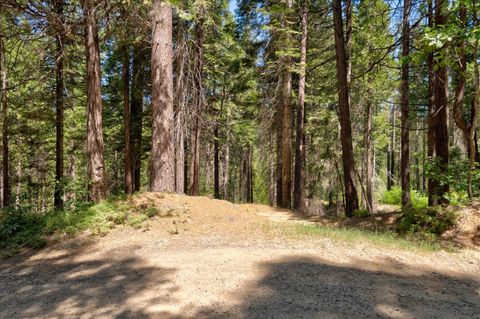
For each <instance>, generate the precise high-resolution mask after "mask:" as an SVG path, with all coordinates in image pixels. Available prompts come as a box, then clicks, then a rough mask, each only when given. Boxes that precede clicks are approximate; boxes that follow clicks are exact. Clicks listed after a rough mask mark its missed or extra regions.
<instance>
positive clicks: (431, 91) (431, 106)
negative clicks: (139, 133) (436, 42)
mask: <svg viewBox="0 0 480 319" xmlns="http://www.w3.org/2000/svg"><path fill="white" fill-rule="evenodd" d="M433 15H434V14H433V0H428V27H429V28H433V26H434V16H433ZM427 64H428V132H427V156H428V158H429V159H430V160H432V159H434V158H435V154H436V152H435V72H434V65H433V53H428V56H427ZM434 184H435V183H434V180H433V178H432V177H431V176H429V177H428V179H427V193H428V205H429V206H433V205H434V204H435V201H434V197H435V196H434V190H433V188H434Z"/></svg>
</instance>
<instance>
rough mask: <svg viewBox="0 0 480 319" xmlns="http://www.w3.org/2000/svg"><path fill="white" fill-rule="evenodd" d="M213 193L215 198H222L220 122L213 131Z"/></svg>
mask: <svg viewBox="0 0 480 319" xmlns="http://www.w3.org/2000/svg"><path fill="white" fill-rule="evenodd" d="M213 135H214V136H213V138H214V141H213V153H214V155H213V189H214V191H213V193H214V196H215V198H217V199H218V198H220V157H219V153H220V145H219V138H220V136H219V134H218V121H216V123H215V128H214V129H213Z"/></svg>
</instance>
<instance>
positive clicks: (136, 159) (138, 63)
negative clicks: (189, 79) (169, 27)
mask: <svg viewBox="0 0 480 319" xmlns="http://www.w3.org/2000/svg"><path fill="white" fill-rule="evenodd" d="M144 60H146V59H145V50H144V49H143V46H142V44H140V43H135V44H134V47H133V65H132V89H131V92H130V95H131V97H130V122H131V124H130V134H131V138H130V143H131V147H130V148H131V153H132V173H133V191H134V192H138V191H140V186H141V164H142V128H143V125H142V117H143V115H142V114H143V89H144V85H145V78H144V64H143V61H144Z"/></svg>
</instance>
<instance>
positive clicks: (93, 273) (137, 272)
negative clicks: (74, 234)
mask: <svg viewBox="0 0 480 319" xmlns="http://www.w3.org/2000/svg"><path fill="white" fill-rule="evenodd" d="M88 249H89V255H87V256H88V257H82V258H81V259H79V258H78V257H76V256H78V255H81V254H80V253H79V252H80V250H79V249H77V250H72V251H68V252H67V251H63V252H60V251H57V252H54V253H52V255H53V256H47V257H45V256H42V257H40V258H37V256H36V255H35V254H30V255H28V256H22V257H18V258H12V259H10V260H4V261H2V264H3V265H2V267H1V270H0V318H34V317H35V318H78V317H82V318H106V317H107V318H150V316H149V313H148V311H147V308H148V307H150V306H151V305H152V304H157V305H161V304H166V303H171V302H174V300H173V298H172V297H171V295H173V294H174V292H175V291H176V290H177V288H176V287H175V286H174V285H173V283H172V281H171V277H172V276H173V274H174V273H175V270H174V269H167V268H159V267H152V266H148V265H147V264H146V263H145V262H144V261H143V260H142V259H141V258H138V257H135V256H131V254H128V253H126V252H125V251H123V252H122V251H111V252H109V253H108V254H107V255H105V254H95V252H94V251H92V249H91V247H89V248H88ZM147 290H148V295H147V296H145V295H142V294H143V293H144V292H145V291H147ZM139 297H142V298H141V300H140V299H137V298H139Z"/></svg>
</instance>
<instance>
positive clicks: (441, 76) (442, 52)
mask: <svg viewBox="0 0 480 319" xmlns="http://www.w3.org/2000/svg"><path fill="white" fill-rule="evenodd" d="M446 6H447V1H446V0H436V1H435V7H436V11H435V24H436V26H438V27H442V26H445V25H446V23H447V15H446V12H445V10H446ZM446 51H447V50H446V48H442V49H439V50H436V51H435V53H434V55H435V59H434V61H435V62H436V65H435V67H434V70H435V71H434V72H435V80H434V83H435V101H434V108H435V115H434V121H435V152H436V156H435V159H436V163H437V164H438V167H439V169H440V173H441V174H444V173H446V172H447V169H448V157H449V152H448V74H447V66H446V64H445V63H443V61H444V60H445V58H446V57H445V56H446V54H447V52H446ZM448 189H449V187H448V184H446V183H443V184H441V183H440V182H439V180H438V178H436V179H433V189H432V190H433V195H434V204H447V203H448V199H447V198H446V197H445V194H446V193H447V192H448Z"/></svg>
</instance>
